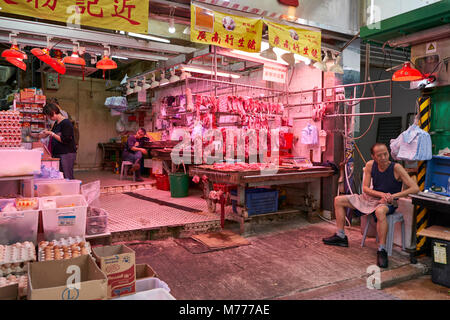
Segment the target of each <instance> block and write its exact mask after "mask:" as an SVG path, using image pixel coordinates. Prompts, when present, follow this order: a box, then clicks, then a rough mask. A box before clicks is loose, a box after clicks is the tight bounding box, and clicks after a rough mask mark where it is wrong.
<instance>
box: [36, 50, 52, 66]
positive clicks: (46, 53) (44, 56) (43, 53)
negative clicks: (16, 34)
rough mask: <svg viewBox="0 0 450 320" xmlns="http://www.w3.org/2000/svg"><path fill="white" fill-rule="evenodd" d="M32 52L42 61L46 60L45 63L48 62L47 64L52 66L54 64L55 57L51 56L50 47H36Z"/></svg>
mask: <svg viewBox="0 0 450 320" xmlns="http://www.w3.org/2000/svg"><path fill="white" fill-rule="evenodd" d="M31 53H32V54H33V55H35V56H36V58H38V59H39V60H41V61H42V62H44V63H46V64H48V65H50V66H51V65H52V63H53V58H52V57H50V49H48V48H44V49H40V48H34V49H31Z"/></svg>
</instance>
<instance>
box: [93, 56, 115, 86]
mask: <svg viewBox="0 0 450 320" xmlns="http://www.w3.org/2000/svg"><path fill="white" fill-rule="evenodd" d="M95 67H96V68H97V69H101V70H103V79H105V70H112V69H117V63H116V62H115V61H114V60H112V59H111V58H110V57H109V55H108V52H107V51H106V50H105V53H104V55H103V58H102V60H100V61H99V62H97V64H96V65H95Z"/></svg>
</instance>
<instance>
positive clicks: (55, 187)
mask: <svg viewBox="0 0 450 320" xmlns="http://www.w3.org/2000/svg"><path fill="white" fill-rule="evenodd" d="M30 183H31V182H30V181H24V183H23V192H24V196H25V197H30V196H31V195H29V194H28V193H29V192H30ZM80 187H81V181H80V180H64V179H34V195H35V196H36V197H51V196H67V195H72V194H80Z"/></svg>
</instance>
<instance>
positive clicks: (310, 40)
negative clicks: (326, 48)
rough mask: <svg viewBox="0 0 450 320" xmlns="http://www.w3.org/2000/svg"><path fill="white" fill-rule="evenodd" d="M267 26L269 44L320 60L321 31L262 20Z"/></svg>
mask: <svg viewBox="0 0 450 320" xmlns="http://www.w3.org/2000/svg"><path fill="white" fill-rule="evenodd" d="M264 23H265V24H267V26H268V27H269V44H270V45H271V46H272V47H277V48H281V49H283V50H287V51H290V52H293V53H296V54H299V55H302V56H304V57H307V58H310V59H312V60H316V61H320V60H321V51H320V48H321V33H320V31H311V30H306V29H299V28H294V27H291V26H287V25H282V24H278V23H273V22H270V21H264Z"/></svg>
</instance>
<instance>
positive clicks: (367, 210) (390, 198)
mask: <svg viewBox="0 0 450 320" xmlns="http://www.w3.org/2000/svg"><path fill="white" fill-rule="evenodd" d="M370 153H371V154H372V158H373V160H371V161H369V162H367V164H366V166H365V167H364V179H363V194H362V195H358V194H354V195H343V196H337V197H336V198H334V208H335V214H336V227H337V232H336V234H334V235H333V236H331V237H329V238H324V239H322V240H323V242H324V243H325V244H328V245H334V246H341V247H348V239H347V236H346V235H345V232H344V224H345V208H352V209H357V210H358V211H360V212H361V213H363V214H371V213H373V212H375V215H376V218H377V219H376V220H377V233H378V239H379V248H378V251H377V265H378V266H379V267H381V268H387V267H388V256H387V252H386V235H387V231H388V224H387V220H386V215H389V214H392V213H394V211H395V209H396V206H395V202H394V200H395V199H397V198H400V197H406V196H407V195H409V194H413V193H417V192H419V187H418V186H417V183H416V182H415V181H414V180H413V179H411V177H410V176H409V175H408V173H407V172H406V170H405V169H404V168H403V167H402V165H400V164H399V163H394V162H391V161H390V160H389V151H388V148H387V147H386V145H385V144H383V143H376V144H374V145H373V146H372V148H371V149H370ZM371 181H372V184H373V187H372V188H371V187H370V183H371ZM402 184H405V185H406V186H407V189H405V190H404V191H402Z"/></svg>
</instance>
